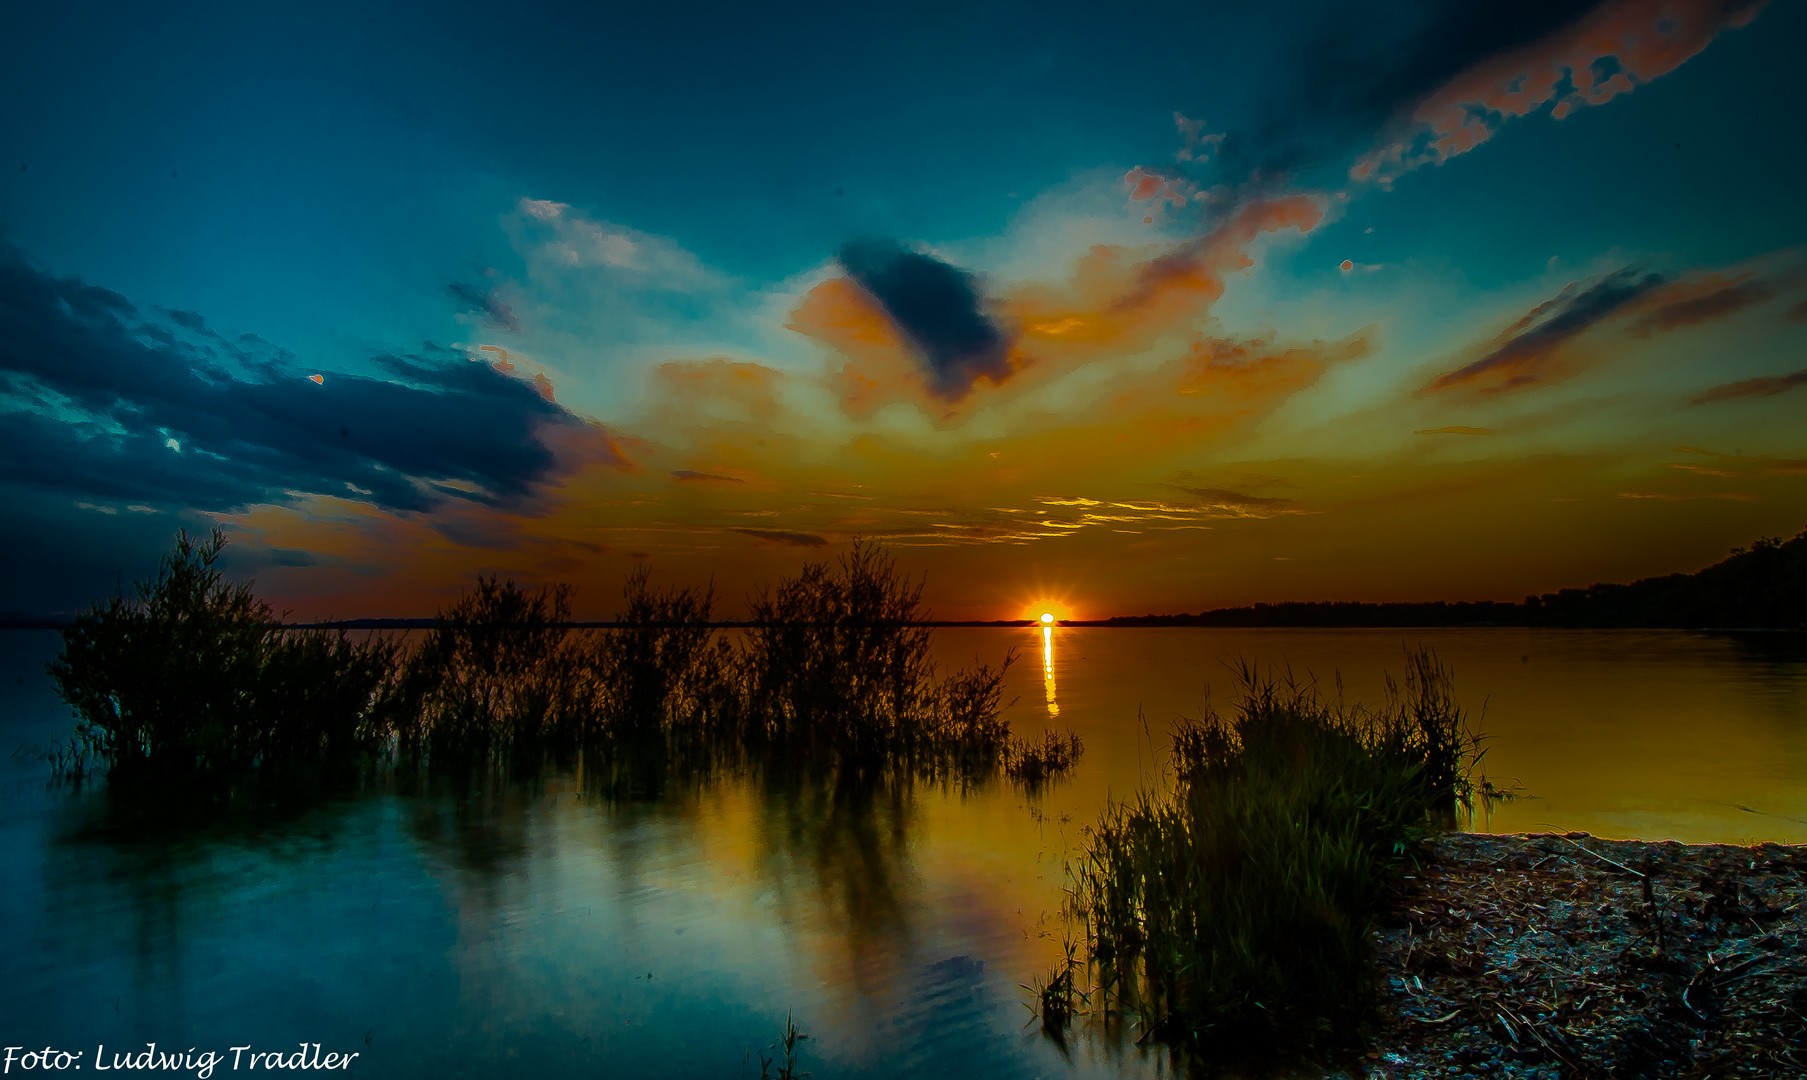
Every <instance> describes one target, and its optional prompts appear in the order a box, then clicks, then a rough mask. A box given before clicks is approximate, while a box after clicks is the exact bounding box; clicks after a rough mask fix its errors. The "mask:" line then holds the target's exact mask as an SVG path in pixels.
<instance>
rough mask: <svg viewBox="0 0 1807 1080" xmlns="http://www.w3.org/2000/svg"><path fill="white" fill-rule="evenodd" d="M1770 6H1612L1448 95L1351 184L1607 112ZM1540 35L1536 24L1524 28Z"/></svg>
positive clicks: (1760, 2) (1631, 1) (1649, 0)
mask: <svg viewBox="0 0 1807 1080" xmlns="http://www.w3.org/2000/svg"><path fill="white" fill-rule="evenodd" d="M1766 2H1767V0H1607V2H1606V3H1603V4H1601V5H1600V6H1598V7H1596V8H1594V10H1592V11H1590V12H1588V13H1587V14H1585V15H1584V16H1582V17H1581V18H1579V19H1576V20H1574V21H1573V22H1571V23H1569V24H1568V25H1566V26H1561V27H1560V28H1557V27H1556V26H1550V27H1549V28H1548V29H1550V30H1553V31H1554V32H1552V33H1548V34H1540V35H1538V36H1537V37H1536V39H1535V40H1527V41H1524V42H1522V43H1521V47H1518V48H1505V49H1501V50H1500V51H1498V53H1497V55H1493V56H1490V57H1489V58H1487V59H1485V60H1482V61H1481V62H1479V63H1476V64H1474V65H1473V66H1472V67H1468V68H1467V69H1466V70H1464V71H1462V72H1461V74H1459V75H1456V76H1455V77H1454V78H1451V79H1450V80H1449V81H1448V82H1446V83H1443V84H1442V85H1440V86H1438V87H1437V89H1435V90H1434V91H1432V92H1431V93H1430V94H1429V95H1428V96H1426V97H1425V98H1424V99H1423V100H1422V101H1421V102H1419V103H1418V104H1417V107H1416V108H1415V109H1413V111H1412V113H1411V115H1410V117H1409V119H1407V120H1406V121H1404V122H1403V123H1398V124H1396V125H1394V126H1395V130H1394V131H1393V132H1391V133H1390V134H1389V135H1388V136H1387V137H1385V138H1383V139H1382V141H1381V142H1380V143H1379V145H1377V146H1376V147H1375V148H1374V149H1373V150H1371V151H1369V152H1368V153H1367V154H1365V155H1363V156H1362V157H1361V158H1360V160H1358V161H1357V162H1356V163H1355V165H1354V166H1353V167H1352V168H1351V169H1350V176H1351V178H1353V179H1356V180H1369V181H1378V182H1380V183H1382V184H1387V183H1391V182H1392V181H1393V180H1394V179H1396V178H1398V177H1399V176H1401V175H1403V174H1405V173H1407V172H1410V171H1412V170H1413V169H1416V168H1418V167H1420V166H1423V165H1433V164H1442V163H1443V162H1445V161H1448V160H1449V159H1450V158H1452V157H1456V156H1458V155H1460V154H1465V153H1467V152H1468V151H1470V150H1473V149H1474V148H1475V147H1477V146H1479V145H1480V144H1482V143H1484V142H1486V141H1487V140H1488V139H1490V138H1492V137H1493V135H1494V133H1495V132H1496V131H1498V130H1499V129H1500V127H1501V126H1502V125H1503V124H1504V123H1505V122H1506V121H1507V120H1510V119H1514V118H1516V117H1521V116H1527V115H1529V114H1530V113H1533V112H1535V111H1537V110H1539V109H1541V108H1543V107H1544V106H1546V105H1549V106H1550V115H1551V116H1553V117H1554V118H1556V119H1558V120H1561V119H1562V118H1564V117H1566V116H1568V115H1569V114H1570V113H1572V112H1574V111H1575V110H1576V109H1579V108H1581V107H1582V106H1586V105H1602V104H1605V103H1606V102H1608V101H1611V100H1612V99H1613V98H1615V97H1617V96H1618V95H1620V94H1628V93H1630V92H1631V91H1632V90H1634V89H1636V88H1637V86H1638V85H1639V84H1641V83H1646V82H1649V81H1651V80H1653V79H1657V78H1660V77H1661V76H1663V75H1667V74H1668V73H1669V72H1671V71H1674V70H1675V69H1676V68H1677V67H1680V66H1681V65H1682V64H1683V63H1684V62H1686V61H1687V60H1688V59H1689V58H1691V57H1693V56H1695V55H1696V54H1697V53H1699V52H1700V51H1701V50H1702V49H1705V48H1706V47H1707V45H1708V44H1710V43H1711V42H1712V41H1713V39H1714V38H1715V37H1717V36H1718V35H1719V33H1720V32H1721V31H1723V30H1726V29H1728V28H1737V27H1743V26H1747V25H1749V24H1750V22H1751V20H1752V19H1755V18H1756V17H1757V14H1758V13H1759V12H1760V11H1762V9H1763V7H1764V5H1765V3H1766ZM1458 6H1463V7H1468V6H1473V7H1477V8H1478V7H1480V5H1458ZM1544 13H1545V14H1548V15H1551V16H1559V13H1560V6H1558V5H1548V6H1546V8H1545V11H1544ZM1551 21H1554V20H1551ZM1535 26H1536V20H1535V19H1534V20H1532V21H1529V22H1527V23H1525V24H1524V27H1525V29H1532V28H1534V27H1535ZM1501 44H1502V45H1503V44H1504V42H1503V41H1502V42H1501Z"/></svg>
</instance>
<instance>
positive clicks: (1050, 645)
mask: <svg viewBox="0 0 1807 1080" xmlns="http://www.w3.org/2000/svg"><path fill="white" fill-rule="evenodd" d="M1042 689H1043V690H1044V691H1045V692H1046V694H1047V696H1048V715H1049V717H1055V716H1059V715H1060V705H1059V704H1057V703H1056V702H1055V700H1054V628H1053V627H1052V626H1047V625H1044V626H1043V627H1042Z"/></svg>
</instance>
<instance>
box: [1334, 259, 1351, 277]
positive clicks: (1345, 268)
mask: <svg viewBox="0 0 1807 1080" xmlns="http://www.w3.org/2000/svg"><path fill="white" fill-rule="evenodd" d="M1336 268H1337V269H1338V270H1341V271H1342V272H1343V273H1345V274H1347V273H1348V272H1349V271H1351V270H1353V269H1355V260H1353V259H1344V260H1343V261H1342V262H1340V263H1338V264H1337V267H1336Z"/></svg>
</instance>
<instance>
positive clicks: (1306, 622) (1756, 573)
mask: <svg viewBox="0 0 1807 1080" xmlns="http://www.w3.org/2000/svg"><path fill="white" fill-rule="evenodd" d="M1069 625H1076V626H1350V627H1354V626H1375V627H1394V626H1401V627H1403V626H1564V627H1648V628H1664V629H1697V628H1714V629H1769V630H1802V629H1807V530H1803V531H1802V532H1801V533H1799V534H1798V535H1796V536H1795V537H1794V539H1792V540H1783V539H1782V538H1781V537H1779V536H1778V537H1773V538H1769V539H1762V540H1758V541H1757V542H1756V543H1754V544H1752V545H1751V546H1750V547H1749V548H1738V549H1736V550H1734V551H1733V552H1732V554H1731V556H1730V557H1729V558H1727V559H1725V560H1723V561H1721V562H1718V563H1715V564H1714V565H1712V566H1709V567H1707V568H1706V569H1705V570H1701V571H1698V572H1696V573H1692V574H1670V575H1668V576H1667V577H1656V578H1643V579H1641V580H1638V581H1634V582H1632V583H1631V584H1629V585H1608V584H1602V585H1593V586H1589V587H1588V588H1585V589H1563V590H1562V591H1560V592H1553V593H1544V594H1543V595H1542V596H1528V597H1526V598H1525V601H1524V603H1522V604H1509V603H1499V602H1495V601H1491V600H1479V601H1467V600H1463V601H1458V602H1455V603H1450V602H1447V601H1443V600H1439V601H1436V602H1435V603H1417V604H1412V603H1399V604H1362V603H1351V602H1341V601H1333V602H1315V603H1285V604H1255V605H1254V606H1252V607H1233V608H1217V609H1215V610H1211V611H1201V612H1199V613H1198V614H1196V615H1187V614H1179V615H1126V616H1118V617H1117V618H1114V619H1103V620H1099V621H1096V622H1083V623H1072V624H1069Z"/></svg>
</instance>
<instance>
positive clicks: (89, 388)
mask: <svg viewBox="0 0 1807 1080" xmlns="http://www.w3.org/2000/svg"><path fill="white" fill-rule="evenodd" d="M423 352H424V355H418V356H381V357H377V358H375V360H374V365H375V367H376V369H377V370H378V372H380V376H371V375H352V374H342V373H338V372H318V371H309V370H307V369H304V368H301V367H299V366H297V364H296V362H295V358H294V357H292V356H290V355H289V354H287V353H284V352H282V351H281V350H277V349H274V348H272V347H270V346H269V345H267V344H266V343H264V342H262V341H260V340H259V339H257V338H255V337H251V336H249V335H246V336H245V337H241V338H236V339H228V338H225V337H223V336H221V335H219V334H217V333H214V332H213V331H210V330H207V329H206V328H205V325H204V322H203V320H202V319H201V318H200V316H198V315H194V314H193V313H191V312H181V313H174V314H171V315H170V316H168V317H167V318H159V317H156V316H155V315H154V314H147V313H146V312H143V311H141V310H140V309H139V308H137V307H136V306H135V305H133V304H132V303H131V302H130V301H128V300H127V299H126V298H125V297H123V296H120V295H119V294H118V293H115V292H111V291H109V290H106V289H102V288H98V287H96V286H93V285H88V284H84V283H83V282H82V281H80V280H79V279H76V278H56V277H53V276H51V275H49V274H47V273H44V272H43V271H41V270H39V269H38V268H36V267H34V266H33V265H31V263H30V262H29V261H28V260H27V259H26V258H25V257H24V256H23V255H22V253H20V252H19V251H18V250H17V249H16V248H12V247H10V246H0V409H3V410H5V411H4V416H5V419H4V422H3V423H0V481H6V482H10V483H12V484H16V485H24V486H28V487H32V488H36V489H40V490H49V491H58V492H65V493H69V494H72V495H75V496H77V497H80V498H87V499H92V500H109V501H115V502H120V503H133V502H136V503H142V504H145V505H149V506H156V507H192V508H197V509H206V510H230V509H236V508H241V507H243V506H245V505H247V504H249V503H253V502H260V501H280V500H282V499H284V498H286V497H287V494H286V493H289V492H307V493H315V494H326V495H335V496H339V497H341V498H350V499H357V500H363V501H367V502H371V503H374V504H376V505H378V506H382V507H385V508H388V509H393V510H404V511H408V510H425V509H428V508H430V507H432V506H434V505H436V504H438V503H441V502H443V501H445V500H448V499H462V500H469V501H473V502H480V503H488V504H496V503H505V502H510V501H513V500H518V499H520V498H522V497H524V496H526V495H528V494H529V493H530V492H531V491H532V490H533V488H534V486H535V485H536V484H537V483H538V482H539V481H541V480H542V479H545V478H547V477H548V476H550V475H551V474H552V473H553V472H554V471H555V469H556V467H557V463H556V462H555V460H554V457H553V454H552V452H551V450H550V449H548V447H547V445H546V444H545V442H543V441H542V436H543V435H544V434H545V433H546V432H547V430H548V429H549V428H555V427H560V426H565V427H572V428H583V427H585V424H584V422H583V421H581V420H580V419H578V418H577V417H575V416H573V415H572V414H571V413H569V412H567V411H565V410H564V409H562V408H561V407H559V406H558V405H556V404H554V403H552V402H549V401H547V400H546V399H545V398H543V397H541V396H540V394H539V393H537V392H536V391H535V390H534V388H533V387H531V386H529V385H528V384H526V383H525V382H522V381H520V380H517V379H513V378H510V377H508V376H507V375H505V374H502V373H500V372H498V371H496V370H495V369H494V368H492V367H491V366H490V365H489V364H487V363H476V362H472V361H470V360H468V359H466V358H464V357H463V356H462V355H460V354H455V353H451V352H449V351H446V350H438V349H434V348H432V347H428V348H427V349H425V350H423ZM310 375H318V376H319V378H320V381H319V382H318V383H316V382H315V381H313V380H312V379H311V378H309V376H310Z"/></svg>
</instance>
